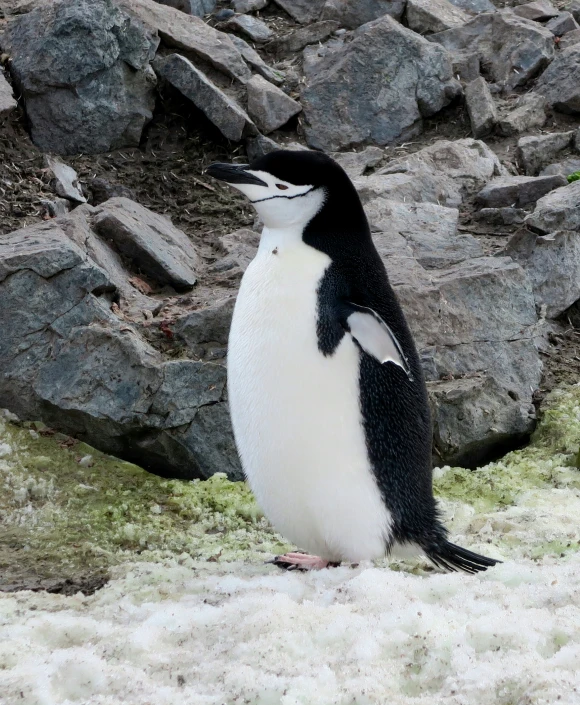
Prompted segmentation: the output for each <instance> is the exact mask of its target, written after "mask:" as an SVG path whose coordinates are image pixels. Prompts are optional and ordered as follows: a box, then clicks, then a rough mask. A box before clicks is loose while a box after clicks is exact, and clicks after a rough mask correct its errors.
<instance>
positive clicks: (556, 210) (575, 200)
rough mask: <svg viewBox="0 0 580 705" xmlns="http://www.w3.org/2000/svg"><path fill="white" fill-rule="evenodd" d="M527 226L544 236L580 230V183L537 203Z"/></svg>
mask: <svg viewBox="0 0 580 705" xmlns="http://www.w3.org/2000/svg"><path fill="white" fill-rule="evenodd" d="M526 224H527V225H528V226H529V227H531V228H533V229H534V230H536V231H537V232H539V233H542V234H549V233H554V232H556V231H557V230H580V181H574V182H572V183H571V184H568V186H564V187H563V188H559V189H557V190H556V191H552V193H549V194H547V195H546V196H544V197H543V198H540V200H539V201H538V202H537V203H536V207H535V209H534V212H533V213H531V214H530V215H529V216H528V217H527V218H526Z"/></svg>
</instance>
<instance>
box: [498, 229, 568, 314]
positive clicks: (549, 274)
mask: <svg viewBox="0 0 580 705" xmlns="http://www.w3.org/2000/svg"><path fill="white" fill-rule="evenodd" d="M506 254H508V255H510V256H511V257H512V258H513V259H514V260H515V261H516V262H519V264H521V266H522V267H523V268H524V269H525V271H526V273H527V275H528V277H529V278H530V280H531V282H532V286H533V289H534V296H535V297H536V304H537V305H538V307H540V306H545V310H546V316H547V317H548V318H556V317H557V316H559V315H560V314H562V313H563V312H564V311H565V310H566V309H567V308H568V307H569V306H571V305H572V304H573V303H575V302H576V301H578V299H580V233H578V232H572V231H570V230H557V231H556V232H553V233H550V234H549V235H537V234H536V233H533V232H530V231H529V230H520V231H519V232H517V233H516V234H515V235H514V236H513V237H512V238H511V239H510V241H509V242H508V244H507V247H506Z"/></svg>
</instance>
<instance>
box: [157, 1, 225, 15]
mask: <svg viewBox="0 0 580 705" xmlns="http://www.w3.org/2000/svg"><path fill="white" fill-rule="evenodd" d="M155 2H158V3H159V4H160V5H168V6H169V7H173V8H175V9H176V10H180V11H181V12H185V13H186V14H188V15H195V16H196V17H203V16H204V15H209V14H210V13H211V12H213V11H214V10H215V5H216V0H155Z"/></svg>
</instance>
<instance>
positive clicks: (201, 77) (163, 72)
mask: <svg viewBox="0 0 580 705" xmlns="http://www.w3.org/2000/svg"><path fill="white" fill-rule="evenodd" d="M153 66H154V68H155V71H156V72H157V74H158V75H159V76H161V77H162V78H163V79H165V80H166V81H167V82H168V83H170V84H171V85H172V86H174V87H175V88H177V90H178V91H180V92H181V93H183V95H184V96H185V97H186V98H188V99H189V100H191V102H192V103H193V104H194V105H195V106H197V107H198V108H199V109H200V110H201V111H202V112H203V113H204V114H205V115H206V116H207V118H208V119H209V120H210V121H211V122H213V124H214V125H215V126H216V127H217V128H218V130H220V132H221V133H222V134H223V135H224V137H227V138H228V139H229V140H233V141H234V142H239V141H240V140H241V139H242V137H243V136H244V134H245V133H246V132H248V131H250V132H251V131H252V130H253V129H255V128H254V124H253V122H252V120H251V118H250V117H249V116H248V115H247V113H246V112H245V111H244V110H242V108H240V106H239V105H238V104H237V103H235V102H234V100H233V99H232V98H230V97H229V96H227V95H226V94H225V93H224V92H223V91H222V90H221V89H220V88H218V87H217V86H216V85H215V83H212V81H210V80H209V78H207V76H205V74H203V73H202V72H201V71H200V70H199V69H197V68H196V67H195V66H194V65H193V64H192V63H191V62H190V61H188V59H186V58H185V57H183V56H180V55H179V54H170V55H169V56H166V57H159V58H158V59H155V61H154V63H153Z"/></svg>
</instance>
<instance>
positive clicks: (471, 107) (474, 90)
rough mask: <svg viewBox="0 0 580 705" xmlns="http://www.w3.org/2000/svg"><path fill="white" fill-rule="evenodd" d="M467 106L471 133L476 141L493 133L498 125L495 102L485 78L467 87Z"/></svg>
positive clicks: (477, 79) (480, 78)
mask: <svg viewBox="0 0 580 705" xmlns="http://www.w3.org/2000/svg"><path fill="white" fill-rule="evenodd" d="M465 105H466V106H467V113H468V115H469V122H470V123H471V132H472V133H473V136H474V137H475V138H476V139H479V138H480V137H485V136H486V135H489V133H490V132H492V131H493V129H494V128H495V125H496V123H497V119H498V116H497V108H496V105H495V101H494V99H493V97H492V95H491V92H490V90H489V86H488V85H487V81H486V80H485V78H483V76H480V77H479V78H476V79H475V81H471V82H470V83H468V84H467V85H466V86H465Z"/></svg>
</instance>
